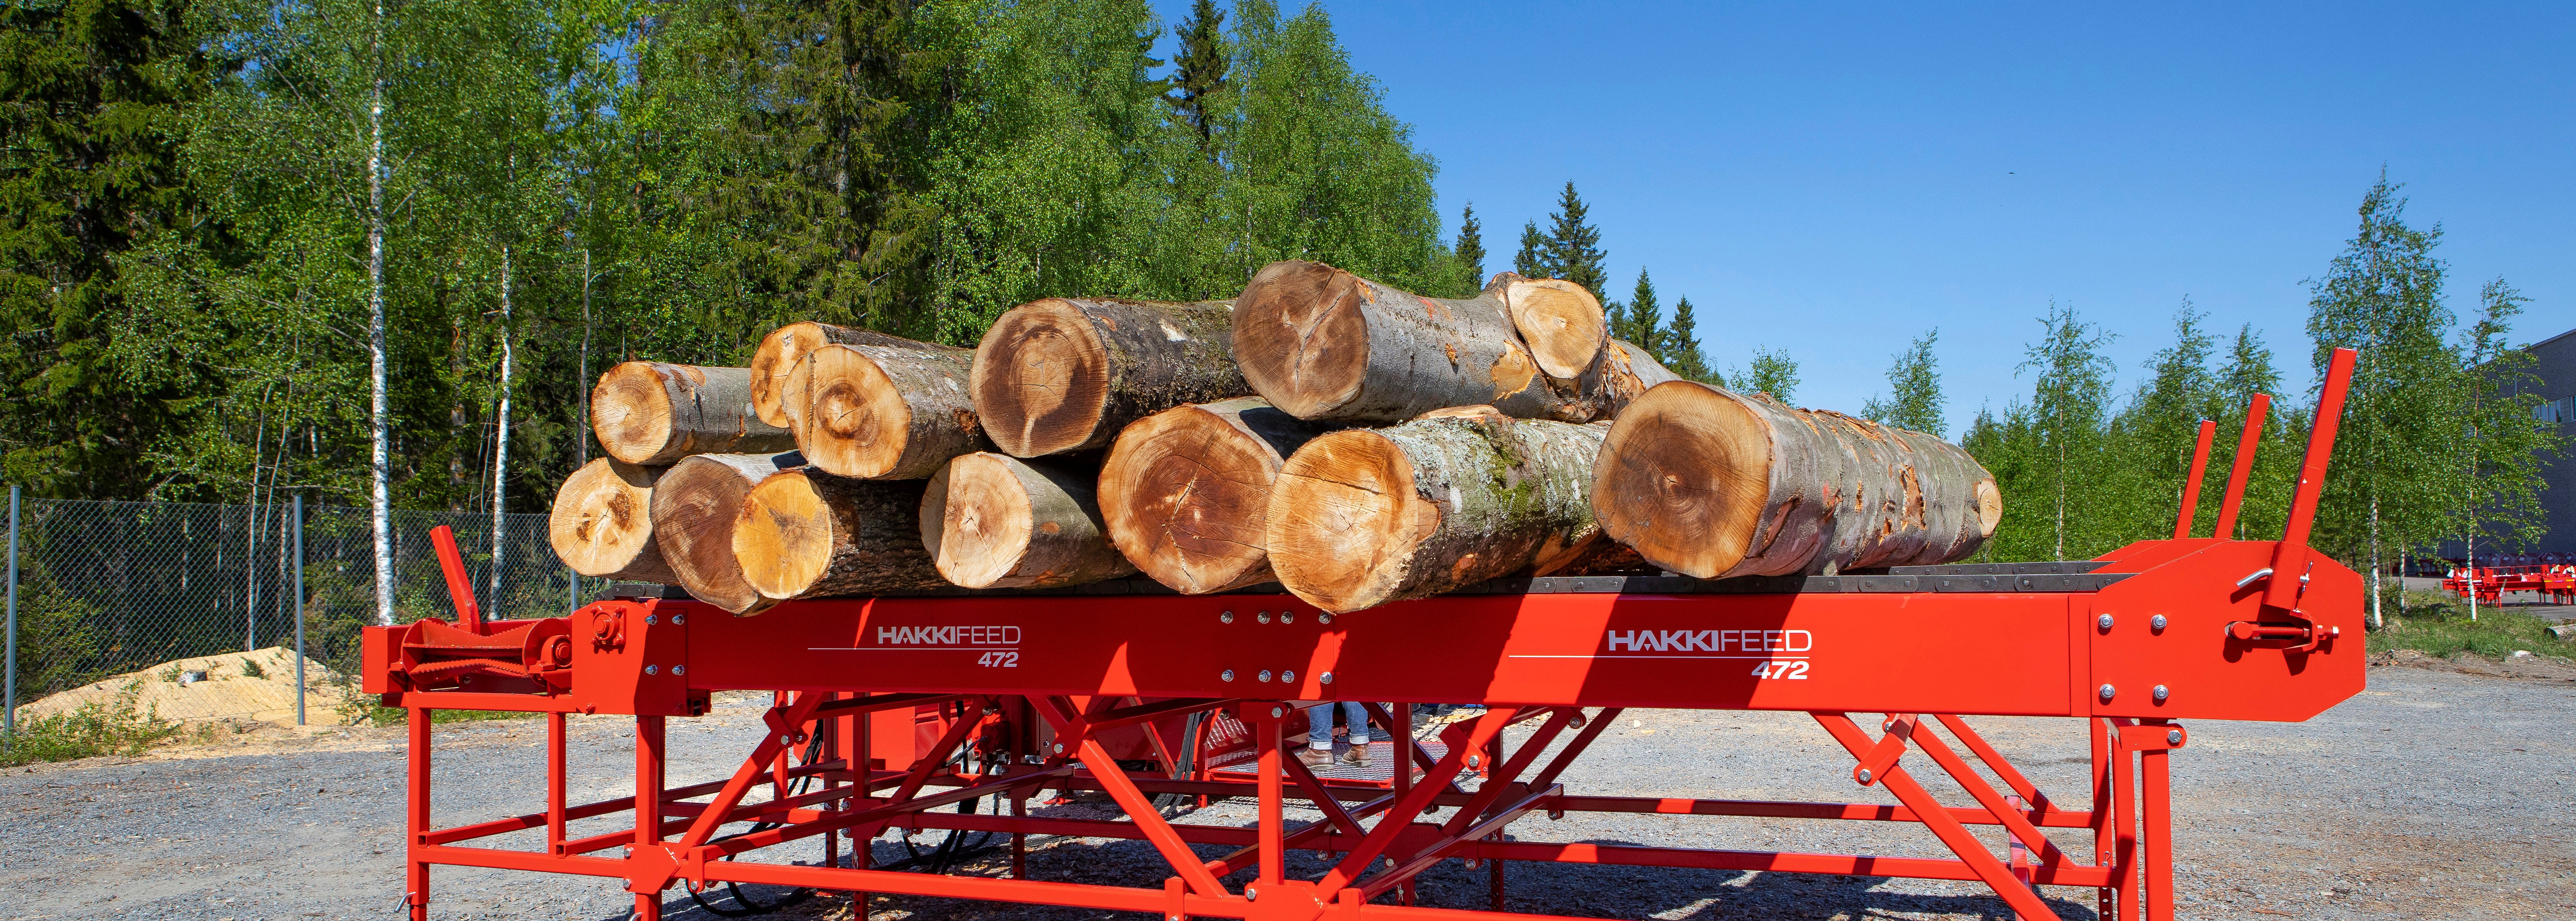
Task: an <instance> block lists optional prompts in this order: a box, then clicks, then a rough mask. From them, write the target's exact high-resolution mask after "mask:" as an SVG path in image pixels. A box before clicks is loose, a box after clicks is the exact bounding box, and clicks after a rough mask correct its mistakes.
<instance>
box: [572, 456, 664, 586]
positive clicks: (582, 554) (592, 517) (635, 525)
mask: <svg viewBox="0 0 2576 921" xmlns="http://www.w3.org/2000/svg"><path fill="white" fill-rule="evenodd" d="M661 476H662V471H661V470H659V469H657V468H653V467H638V466H635V465H633V464H625V463H619V462H618V461H615V460H612V459H609V458H605V457H602V458H599V459H596V460H593V461H591V462H590V463H587V464H583V465H582V468H581V469H579V470H575V471H573V473H572V476H570V477H567V478H565V479H564V482H563V487H562V488H560V489H557V490H555V504H554V509H553V511H552V512H551V513H549V514H547V515H546V542H547V543H548V544H551V545H553V547H554V548H555V556H556V557H558V558H561V559H562V560H563V563H564V565H565V566H567V567H570V568H571V569H572V571H574V572H577V573H580V574H582V575H585V576H597V577H601V578H608V579H616V580H619V581H624V582H659V583H662V584H664V585H676V584H678V583H679V581H680V577H679V576H677V575H675V574H673V573H672V572H671V567H670V564H668V563H665V562H663V561H662V547H661V545H660V544H659V543H656V542H655V541H654V540H653V482H654V481H655V480H658V479H660V478H661Z"/></svg>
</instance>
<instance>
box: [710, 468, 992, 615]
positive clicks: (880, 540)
mask: <svg viewBox="0 0 2576 921" xmlns="http://www.w3.org/2000/svg"><path fill="white" fill-rule="evenodd" d="M926 485H927V484H925V483H924V481H921V480H860V479H852V478H849V477H840V476H833V475H831V474H829V473H825V472H823V471H821V470H818V469H816V468H813V467H799V468H795V469H790V470H782V471H779V472H777V473H773V474H770V475H769V476H767V477H765V478H763V479H762V480H761V481H760V482H759V483H758V484H757V485H755V486H753V487H752V488H751V491H750V492H749V494H747V495H745V496H744V497H743V503H742V511H741V514H740V518H739V522H738V523H737V524H736V525H735V527H734V529H733V535H732V552H733V557H734V560H735V561H736V562H737V563H739V564H740V565H741V567H742V578H743V582H744V583H745V584H747V585H749V586H750V587H751V589H752V590H753V591H754V592H757V593H759V595H760V597H761V598H762V599H764V600H765V601H767V602H771V603H775V602H779V601H787V600H791V599H796V598H837V597H846V596H853V595H879V594H885V593H889V592H909V591H917V590H921V589H930V588H940V587H944V586H946V585H947V584H948V583H947V581H946V580H944V579H942V578H940V575H939V570H938V569H936V568H934V567H933V566H932V565H931V561H930V553H929V551H927V550H925V549H924V548H923V547H922V543H921V518H920V515H921V497H922V491H923V488H924V487H925V486H926Z"/></svg>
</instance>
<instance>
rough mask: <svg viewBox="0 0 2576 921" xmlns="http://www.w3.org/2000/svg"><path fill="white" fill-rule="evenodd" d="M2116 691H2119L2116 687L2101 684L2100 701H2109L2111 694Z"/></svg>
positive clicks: (2116, 692)
mask: <svg viewBox="0 0 2576 921" xmlns="http://www.w3.org/2000/svg"><path fill="white" fill-rule="evenodd" d="M2118 693H2120V691H2119V689H2117V688H2113V687H2112V686H2110V685H2107V684H2106V685H2103V686H2102V701H2103V702H2104V703H2109V702H2110V700H2111V696H2112V695H2114V694H2118Z"/></svg>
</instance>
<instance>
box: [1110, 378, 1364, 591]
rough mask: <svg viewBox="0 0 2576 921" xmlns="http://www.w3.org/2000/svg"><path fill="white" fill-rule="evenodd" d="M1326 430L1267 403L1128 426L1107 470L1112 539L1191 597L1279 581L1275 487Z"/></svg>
mask: <svg viewBox="0 0 2576 921" xmlns="http://www.w3.org/2000/svg"><path fill="white" fill-rule="evenodd" d="M1322 431H1323V429H1322V427H1320V426H1317V425H1315V424H1314V423H1310V422H1306V421H1304V420H1301V419H1298V418H1297V417H1295V416H1291V415H1289V414H1287V413H1284V412H1281V411H1279V410H1278V409H1277V408H1275V407H1272V406H1271V405H1270V404H1269V403H1268V402H1267V401H1264V400H1262V399H1261V398H1260V397H1238V398H1236V399H1232V400H1224V401H1220V402H1216V403H1202V404H1197V405H1192V406H1182V407H1178V408H1175V409H1169V410H1165V411H1163V412H1159V413H1156V414H1154V415H1151V416H1147V417H1145V418H1144V419H1142V420H1139V421H1137V422H1136V423H1134V424H1132V425H1129V426H1127V428H1126V429H1125V430H1124V431H1121V432H1119V433H1118V441H1117V443H1116V444H1115V445H1113V446H1111V447H1110V449H1109V459H1108V461H1107V462H1106V463H1103V464H1102V465H1101V467H1100V493H1099V495H1100V516H1101V520H1102V521H1103V523H1104V524H1105V525H1106V527H1107V528H1108V531H1109V539H1110V541H1111V543H1113V544H1115V545H1117V547H1118V550H1119V552H1120V553H1123V554H1125V555H1126V557H1127V559H1128V560H1129V561H1130V562H1133V563H1134V564H1135V565H1136V568H1137V570H1138V571H1141V572H1143V573H1144V574H1145V575H1146V576H1148V577H1150V578H1152V579H1153V580H1154V581H1156V582H1160V583H1162V584H1164V585H1166V586H1169V587H1170V588H1171V589H1172V590H1173V591H1177V592H1181V593H1183V594H1189V595H1200V594H1206V593H1209V592H1222V591H1227V590H1230V589H1236V588H1242V587H1244V586H1246V585H1255V584H1259V583H1262V582H1268V581H1271V580H1272V578H1273V576H1272V574H1271V569H1270V556H1269V554H1268V553H1267V552H1265V551H1264V550H1263V546H1264V543H1263V541H1264V537H1263V531H1264V530H1265V529H1266V528H1267V527H1268V522H1269V508H1270V487H1271V483H1272V481H1273V480H1275V479H1277V478H1278V476H1279V468H1280V465H1281V464H1283V463H1285V462H1286V461H1287V459H1288V456H1289V455H1292V454H1295V453H1297V449H1298V448H1300V447H1303V446H1304V445H1305V444H1306V442H1307V441H1309V440H1311V439H1313V438H1314V437H1315V436H1316V435H1317V434H1320V433H1321V432H1322Z"/></svg>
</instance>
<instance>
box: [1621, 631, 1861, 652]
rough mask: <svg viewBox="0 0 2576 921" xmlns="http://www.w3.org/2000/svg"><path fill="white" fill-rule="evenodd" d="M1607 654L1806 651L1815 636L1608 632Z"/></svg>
mask: <svg viewBox="0 0 2576 921" xmlns="http://www.w3.org/2000/svg"><path fill="white" fill-rule="evenodd" d="M1607 645H1608V649H1607V650H1606V651H1608V652H1632V653H1633V652H1713V653H1727V652H1736V653H1752V652H1758V653H1770V652H1806V651H1808V650H1810V649H1814V648H1816V635H1815V634H1814V633H1810V632H1808V631H1805V630H1611V631H1608V640H1607Z"/></svg>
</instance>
